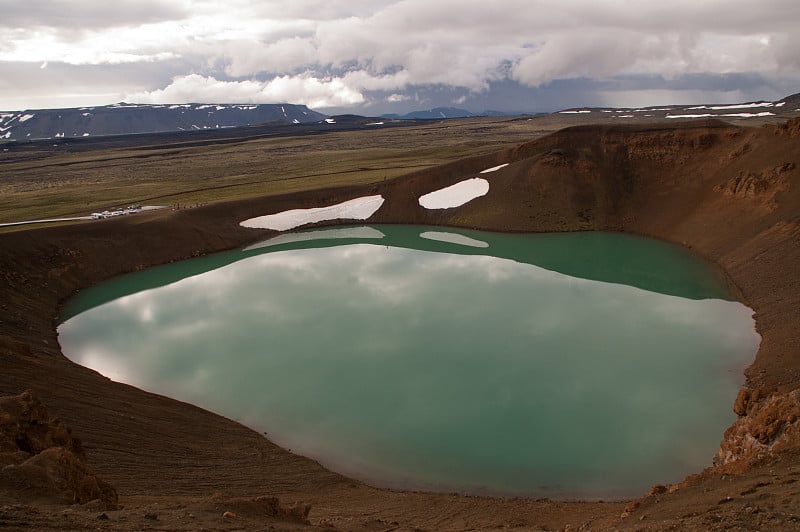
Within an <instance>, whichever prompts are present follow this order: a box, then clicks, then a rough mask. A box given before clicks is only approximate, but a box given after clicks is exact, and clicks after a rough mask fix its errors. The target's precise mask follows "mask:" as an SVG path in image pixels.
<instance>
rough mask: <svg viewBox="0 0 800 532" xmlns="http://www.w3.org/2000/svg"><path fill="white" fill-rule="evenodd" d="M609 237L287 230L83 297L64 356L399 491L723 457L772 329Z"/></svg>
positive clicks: (678, 471) (700, 268)
mask: <svg viewBox="0 0 800 532" xmlns="http://www.w3.org/2000/svg"><path fill="white" fill-rule="evenodd" d="M730 299H731V298H730V296H729V295H728V293H727V291H726V289H725V284H724V283H723V282H722V281H721V280H720V278H719V276H718V275H717V274H716V272H715V271H714V270H713V269H712V268H710V267H709V265H707V264H705V263H704V262H703V261H701V260H699V259H698V258H697V257H695V256H692V255H690V254H689V253H687V252H686V251H684V250H683V249H681V248H678V247H675V246H671V245H668V244H664V243H662V242H657V241H653V240H648V239H642V238H637V237H632V236H629V235H620V234H608V233H573V234H545V235H524V234H518V235H514V234H493V233H482V232H476V231H461V230H459V231H455V230H449V229H447V230H444V229H442V228H429V227H413V226H374V227H352V228H337V229H328V230H322V231H311V232H305V233H290V234H285V235H281V236H279V237H277V238H276V239H273V240H270V241H267V242H264V243H262V244H260V245H257V246H252V247H251V248H249V249H247V250H240V251H233V252H229V253H223V254H218V255H213V256H210V257H203V258H200V259H196V260H191V261H186V262H182V263H175V264H171V265H168V266H164V267H159V268H153V269H151V270H148V271H145V272H140V273H137V274H133V275H129V276H124V277H120V278H119V279H115V280H112V281H110V282H108V283H105V284H103V285H100V286H98V287H95V288H92V289H89V290H86V291H84V292H82V293H81V294H80V295H79V296H78V297H77V298H76V299H75V300H73V301H72V302H71V303H70V305H69V306H68V308H67V309H65V319H66V321H65V322H64V323H62V325H61V326H60V327H59V335H60V341H61V344H62V348H63V350H64V353H65V354H66V355H67V356H68V357H69V358H71V359H72V360H74V361H75V362H77V363H79V364H83V365H85V366H88V367H91V368H93V369H96V370H97V371H99V372H101V373H103V374H104V375H106V376H108V377H110V378H112V379H114V380H118V381H122V382H126V383H129V384H133V385H135V386H138V387H141V388H144V389H147V390H150V391H154V392H158V393H162V394H165V395H168V396H171V397H175V398H177V399H180V400H184V401H189V402H192V403H195V404H198V405H200V406H203V407H205V408H208V409H210V410H213V411H216V412H219V413H222V414H224V415H227V416H229V417H231V418H234V419H237V420H240V421H242V422H243V423H245V424H247V425H249V426H252V427H254V428H256V429H257V430H260V431H264V432H267V433H268V436H269V438H270V439H272V440H273V441H275V442H276V443H279V444H281V445H282V446H284V447H287V448H290V449H292V451H294V452H298V453H300V454H304V455H307V456H311V457H313V458H315V459H317V460H319V461H320V462H321V463H323V464H324V465H326V466H328V467H329V468H331V469H333V470H336V471H339V472H342V473H344V474H347V475H350V476H353V477H356V478H360V479H363V480H366V481H369V482H371V483H374V484H378V485H382V486H391V487H401V488H411V489H430V490H441V491H464V492H471V493H491V494H518V495H530V496H537V497H538V496H551V497H563V496H576V497H591V498H594V497H597V498H610V497H621V496H627V495H635V494H639V493H641V492H642V491H644V490H646V489H647V488H648V487H649V486H651V485H652V484H655V483H667V482H673V481H677V480H680V479H681V478H683V477H684V476H685V475H686V474H688V473H691V472H695V471H697V470H699V469H701V468H702V467H705V466H706V465H708V464H709V463H710V460H711V457H712V456H713V454H714V452H715V451H716V449H717V447H718V444H719V441H720V439H721V436H722V433H723V431H724V429H725V428H726V427H727V426H728V425H730V423H731V422H732V421H733V420H734V415H733V413H732V412H731V405H732V403H733V399H734V397H735V395H736V392H737V390H738V387H739V386H740V385H741V383H742V377H741V376H742V371H743V369H744V367H745V366H746V365H747V364H749V363H750V361H751V360H752V358H753V356H754V355H755V351H756V349H757V346H758V341H759V337H758V336H757V335H756V334H755V332H754V329H753V321H752V318H751V311H750V310H749V309H748V308H747V307H745V306H744V305H741V304H740V303H737V302H734V301H730Z"/></svg>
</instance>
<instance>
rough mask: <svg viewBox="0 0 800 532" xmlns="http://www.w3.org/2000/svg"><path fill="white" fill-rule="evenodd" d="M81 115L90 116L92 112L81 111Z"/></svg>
mask: <svg viewBox="0 0 800 532" xmlns="http://www.w3.org/2000/svg"><path fill="white" fill-rule="evenodd" d="M81 116H92V113H81Z"/></svg>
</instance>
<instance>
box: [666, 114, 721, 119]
mask: <svg viewBox="0 0 800 532" xmlns="http://www.w3.org/2000/svg"><path fill="white" fill-rule="evenodd" d="M711 116H717V115H712V114H704V115H667V116H665V117H664V118H708V117H711Z"/></svg>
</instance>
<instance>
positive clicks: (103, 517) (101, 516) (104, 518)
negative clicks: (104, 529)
mask: <svg viewBox="0 0 800 532" xmlns="http://www.w3.org/2000/svg"><path fill="white" fill-rule="evenodd" d="M97 519H99V520H100V521H108V514H106V513H105V512H103V513H101V514H98V516H97Z"/></svg>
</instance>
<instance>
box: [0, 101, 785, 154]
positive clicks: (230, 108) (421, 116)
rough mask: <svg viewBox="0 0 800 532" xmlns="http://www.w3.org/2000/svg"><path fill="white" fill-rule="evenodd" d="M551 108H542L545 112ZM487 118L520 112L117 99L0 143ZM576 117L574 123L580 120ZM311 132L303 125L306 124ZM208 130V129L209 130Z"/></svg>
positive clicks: (778, 104) (647, 114) (17, 115)
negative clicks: (363, 110) (338, 109)
mask: <svg viewBox="0 0 800 532" xmlns="http://www.w3.org/2000/svg"><path fill="white" fill-rule="evenodd" d="M541 114H546V113H536V114H535V115H529V116H537V115H541ZM558 115H563V116H565V117H566V116H572V117H575V118H577V117H580V118H581V119H583V118H585V119H587V120H589V121H597V120H598V119H614V121H615V122H616V121H617V119H619V120H620V122H623V121H625V120H626V119H628V120H629V119H639V120H653V119H681V120H691V119H695V118H716V117H719V118H721V119H727V120H730V119H736V120H739V119H749V118H762V119H763V118H770V117H776V118H788V117H793V116H800V94H794V95H792V96H787V97H786V98H784V99H782V100H779V101H775V102H766V101H758V102H746V103H740V104H707V105H664V106H650V107H642V108H632V107H631V108H592V107H575V108H571V109H564V110H562V111H558V112H556V113H552V116H558ZM481 116H519V113H505V112H501V111H484V112H483V113H473V112H471V111H468V110H466V109H459V108H457V107H435V108H433V109H429V110H426V111H413V112H410V113H406V114H404V115H398V114H386V115H382V116H381V117H379V118H375V117H363V116H358V115H338V116H328V115H325V114H322V113H319V112H317V111H312V110H311V109H309V108H308V107H306V106H305V105H291V104H286V103H284V104H199V103H190V104H176V105H154V104H129V103H116V104H113V105H103V106H96V107H80V108H73V109H38V110H26V111H0V143H2V142H9V141H32V140H41V139H58V138H80V137H100V136H103V137H106V136H111V135H132V134H143V133H150V134H153V133H159V134H161V133H163V134H177V133H179V132H181V131H187V132H188V131H194V132H201V131H210V130H221V129H227V128H235V127H245V126H260V127H261V129H264V128H267V129H270V130H273V129H275V128H278V129H282V128H283V127H291V126H295V127H297V126H299V125H302V126H304V128H305V129H307V128H309V127H310V128H312V129H314V130H315V131H316V130H320V131H321V130H330V129H348V128H350V129H352V128H361V127H368V128H372V127H381V126H386V127H389V126H401V125H408V124H409V122H413V121H416V120H444V119H451V118H470V117H481ZM574 121H575V119H574V118H573V119H572V120H571V123H574ZM604 121H605V120H604ZM299 129H303V128H298V130H299ZM201 135H202V134H201Z"/></svg>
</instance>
